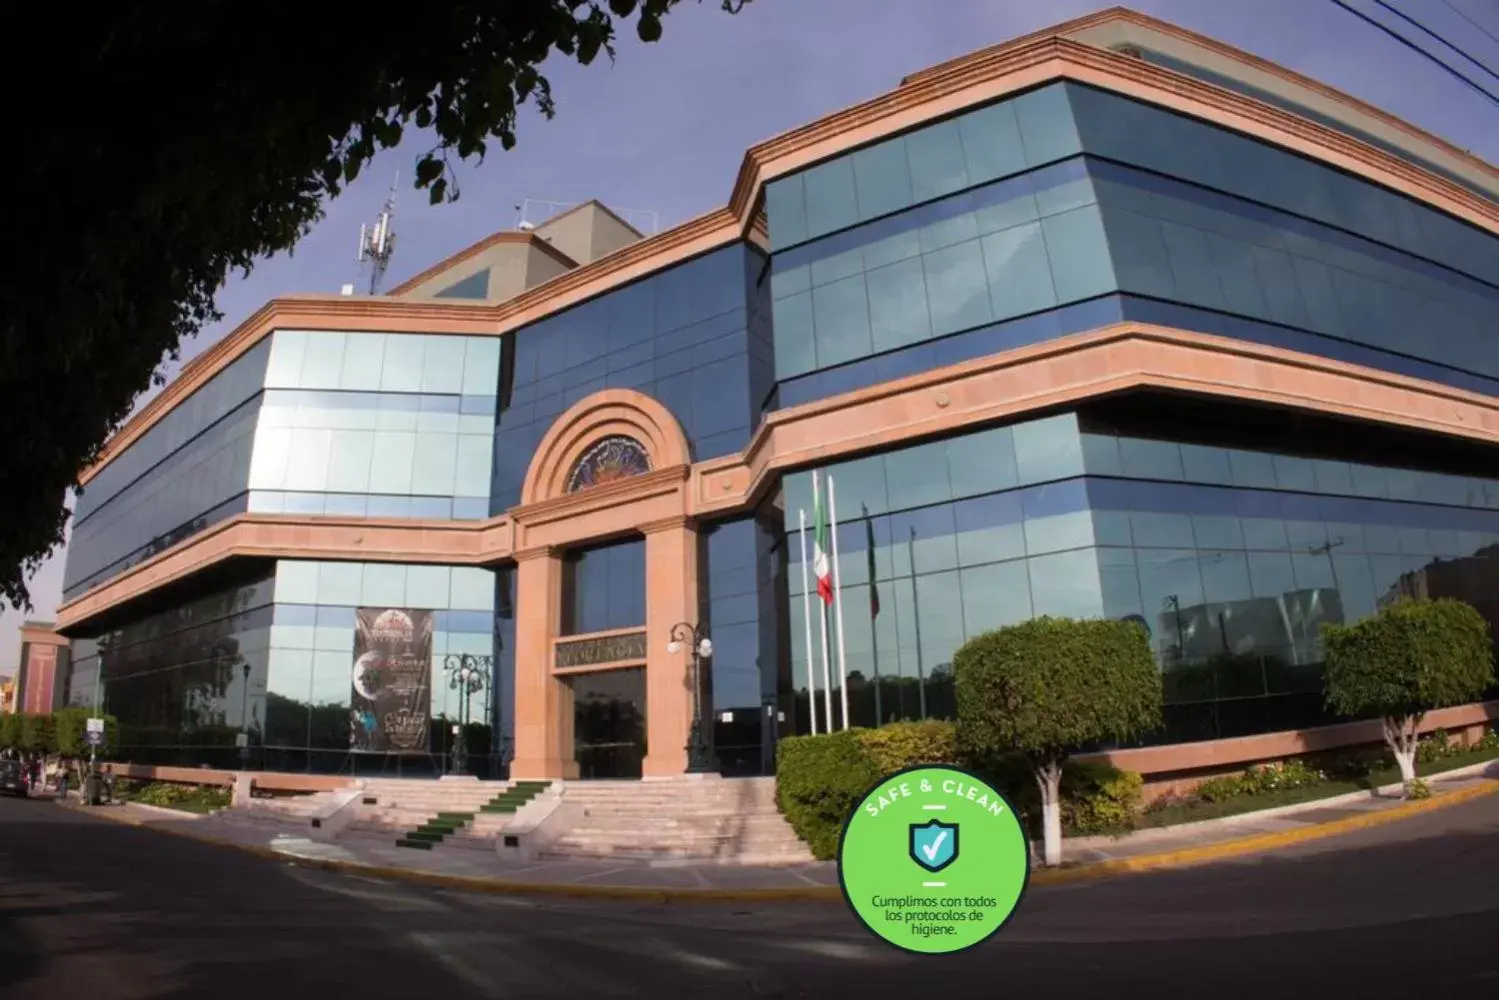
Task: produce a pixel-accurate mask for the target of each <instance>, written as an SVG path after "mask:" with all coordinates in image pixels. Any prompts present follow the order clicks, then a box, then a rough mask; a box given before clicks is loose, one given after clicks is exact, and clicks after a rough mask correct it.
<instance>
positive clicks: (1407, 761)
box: [1395, 750, 1416, 789]
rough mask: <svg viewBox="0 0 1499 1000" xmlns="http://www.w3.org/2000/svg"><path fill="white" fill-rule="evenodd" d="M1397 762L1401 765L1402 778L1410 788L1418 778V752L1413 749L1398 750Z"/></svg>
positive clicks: (1396, 753) (1396, 752)
mask: <svg viewBox="0 0 1499 1000" xmlns="http://www.w3.org/2000/svg"><path fill="white" fill-rule="evenodd" d="M1395 763H1396V764H1399V765H1400V780H1401V781H1402V782H1403V783H1404V784H1405V787H1406V788H1407V789H1408V788H1410V785H1411V782H1413V781H1415V780H1416V754H1415V751H1413V750H1396V751H1395Z"/></svg>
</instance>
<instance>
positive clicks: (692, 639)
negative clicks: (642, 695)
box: [666, 622, 718, 774]
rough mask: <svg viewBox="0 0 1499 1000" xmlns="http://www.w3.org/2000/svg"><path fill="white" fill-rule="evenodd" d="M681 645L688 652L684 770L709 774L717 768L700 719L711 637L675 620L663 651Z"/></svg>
mask: <svg viewBox="0 0 1499 1000" xmlns="http://www.w3.org/2000/svg"><path fill="white" fill-rule="evenodd" d="M684 645H687V647H688V651H689V652H690V653H691V655H692V729H691V731H690V732H689V733H688V736H687V773H688V774H711V773H712V772H714V771H717V770H718V763H717V761H715V760H714V759H713V749H712V747H711V746H710V745H709V743H708V731H707V722H706V720H704V718H703V661H704V660H706V659H709V658H711V657H712V656H713V640H712V639H709V638H708V635H707V632H706V631H705V630H704V629H703V627H702V626H701V625H691V624H689V623H687V622H678V623H677V624H676V625H673V626H672V628H671V641H670V642H668V643H667V644H666V651H667V652H668V653H670V654H671V655H672V656H675V655H677V654H678V653H680V652H681V651H682V647H683V646H684Z"/></svg>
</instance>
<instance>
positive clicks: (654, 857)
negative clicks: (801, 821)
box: [539, 846, 813, 867]
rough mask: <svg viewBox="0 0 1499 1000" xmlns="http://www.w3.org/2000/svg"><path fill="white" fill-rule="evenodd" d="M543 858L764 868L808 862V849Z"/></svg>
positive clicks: (596, 852) (560, 853)
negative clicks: (795, 851)
mask: <svg viewBox="0 0 1499 1000" xmlns="http://www.w3.org/2000/svg"><path fill="white" fill-rule="evenodd" d="M539 857H540V858H541V859H542V860H545V861H570V860H579V859H586V860H600V861H603V860H609V861H656V862H662V861H671V862H678V863H683V864H723V865H754V866H766V867H795V866H798V865H805V864H809V863H811V861H812V860H813V859H812V855H811V854H810V852H807V851H805V850H804V851H801V852H797V853H793V852H786V853H777V852H767V853H746V852H742V851H732V852H724V853H717V854H715V853H712V852H707V851H696V850H681V849H676V848H660V849H649V848H642V847H638V846H637V847H632V848H620V849H611V850H602V849H581V848H580V849H553V850H548V851H544V852H542V853H541V855H540V856H539Z"/></svg>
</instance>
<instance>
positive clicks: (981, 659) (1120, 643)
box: [953, 617, 1161, 764]
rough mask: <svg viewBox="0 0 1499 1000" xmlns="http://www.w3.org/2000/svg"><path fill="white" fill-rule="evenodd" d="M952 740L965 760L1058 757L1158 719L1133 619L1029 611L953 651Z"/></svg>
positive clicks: (1151, 673)
mask: <svg viewBox="0 0 1499 1000" xmlns="http://www.w3.org/2000/svg"><path fill="white" fill-rule="evenodd" d="M953 674H954V688H955V692H956V695H957V702H958V746H959V748H960V750H961V751H962V752H963V754H964V756H965V757H967V758H968V759H972V760H976V759H981V758H983V757H985V756H990V755H993V754H995V753H996V752H997V753H1008V752H1011V751H1019V752H1021V753H1024V754H1026V755H1027V756H1029V757H1031V758H1032V759H1033V760H1038V761H1040V760H1046V761H1055V762H1056V763H1058V764H1060V763H1061V760H1062V759H1063V758H1065V757H1066V756H1067V755H1068V754H1070V753H1075V752H1077V751H1078V750H1080V749H1082V748H1084V747H1086V746H1089V745H1090V744H1095V743H1099V742H1104V741H1110V742H1126V741H1129V740H1133V739H1135V738H1136V737H1138V736H1140V735H1141V734H1143V733H1146V732H1149V731H1151V730H1153V729H1155V728H1156V727H1157V726H1158V725H1159V724H1160V720H1161V672H1160V670H1159V669H1158V668H1157V666H1156V663H1155V657H1154V655H1153V654H1152V653H1151V650H1150V641H1149V639H1147V638H1146V635H1145V632H1144V630H1143V629H1141V628H1140V627H1139V626H1138V625H1137V624H1135V623H1133V622H1118V621H1110V620H1103V619H1089V620H1075V619H1070V618H1047V617H1043V618H1034V619H1032V620H1030V621H1028V622H1024V623H1022V624H1020V625H1011V626H1009V627H1007V628H1002V629H998V630H996V631H993V632H985V633H983V634H982V635H977V636H974V637H973V638H972V639H969V640H968V641H967V642H965V643H964V644H963V645H962V647H961V648H959V650H958V651H957V652H956V653H955V654H954V655H953Z"/></svg>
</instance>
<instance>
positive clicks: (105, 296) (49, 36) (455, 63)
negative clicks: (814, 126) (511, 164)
mask: <svg viewBox="0 0 1499 1000" xmlns="http://www.w3.org/2000/svg"><path fill="white" fill-rule="evenodd" d="M681 2H682V0H488V2H452V0H449V2H444V0H434V2H428V3H425V4H423V5H422V6H421V7H419V8H415V9H413V10H412V11H410V12H409V16H406V17H402V18H401V19H400V20H399V22H398V23H397V24H395V25H392V23H391V22H390V20H389V19H387V18H384V17H381V16H379V15H378V13H365V14H361V13H359V12H357V11H351V10H350V9H349V8H346V7H342V6H338V5H333V4H308V3H287V2H283V0H267V2H263V3H258V4H252V5H245V4H231V3H227V2H224V0H199V2H196V3H191V4H151V3H140V2H135V3H122V4H114V5H112V6H108V7H105V8H101V9H100V10H97V11H95V10H90V11H89V12H88V14H87V16H79V14H78V12H77V11H74V10H71V9H68V10H66V11H65V10H64V9H63V8H46V9H39V10H38V11H37V12H36V13H35V18H34V20H32V21H28V27H27V29H26V32H25V34H26V46H27V49H28V54H29V55H30V57H31V58H28V59H20V60H10V61H8V62H7V68H6V69H5V70H4V71H3V72H4V73H5V74H7V77H8V78H7V81H6V82H7V83H8V84H9V86H8V87H7V92H8V93H10V94H12V95H13V96H14V97H15V98H16V99H17V101H19V102H21V104H20V105H18V106H21V105H25V106H27V107H29V108H30V111H28V112H27V113H26V114H25V115H24V116H23V117H22V118H20V119H18V122H17V126H16V129H15V130H14V131H15V135H14V136H13V140H14V145H15V147H16V154H15V155H14V156H12V157H10V158H8V159H9V161H10V162H9V163H8V165H7V168H6V169H7V172H8V173H9V174H10V176H11V178H12V183H11V184H10V186H9V188H10V190H11V191H13V192H15V193H16V194H17V195H18V196H17V197H15V198H13V199H11V212H10V215H9V217H8V218H7V220H6V222H7V226H6V228H7V230H8V231H9V232H10V236H11V243H12V246H14V247H16V248H17V250H18V251H19V252H18V253H16V254H13V255H11V259H10V260H9V261H8V263H7V269H6V273H5V276H4V279H3V281H4V295H3V300H0V301H3V305H0V424H3V426H4V427H5V435H4V442H5V443H4V445H3V448H4V450H3V453H0V496H4V497H5V507H4V510H5V516H4V517H0V597H3V598H4V599H5V600H6V601H8V602H10V603H11V604H13V605H17V606H21V607H29V604H30V599H29V594H28V592H27V589H26V586H25V580H26V578H27V576H28V575H29V574H30V573H31V572H32V571H33V570H34V569H35V568H36V567H37V566H38V565H39V564H40V563H41V561H42V560H43V559H45V558H46V556H47V554H48V553H49V552H50V551H51V550H52V548H53V547H54V546H55V545H56V544H57V543H58V542H60V541H61V540H62V537H63V528H64V525H65V523H66V514H65V512H64V510H63V501H64V499H65V497H66V494H67V491H68V489H69V488H70V487H71V486H73V485H74V483H75V482H76V476H77V474H78V472H79V471H80V470H81V469H82V468H84V467H85V466H87V465H88V464H89V463H91V462H92V461H93V460H94V459H95V458H96V457H97V456H98V452H99V448H100V446H101V444H102V443H103V442H104V440H105V439H106V438H107V437H108V435H109V434H110V433H111V432H112V431H113V430H114V429H115V428H116V427H117V426H118V425H119V424H120V423H121V422H122V421H123V420H124V418H125V417H126V416H127V415H128V414H129V412H130V408H131V406H132V403H133V401H134V400H135V399H136V397H137V396H138V395H139V394H140V393H141V392H142V391H144V390H146V389H147V388H149V386H150V385H151V384H152V381H153V378H154V379H155V380H156V381H157V382H158V383H159V382H160V374H159V373H160V369H159V366H160V365H161V364H162V362H163V360H164V359H175V358H176V356H177V352H178V349H179V347H180V345H181V343H182V341H183V339H184V338H187V337H190V336H192V335H193V334H195V333H196V332H197V331H198V330H200V329H201V328H202V327H203V326H204V325H205V324H207V323H211V322H215V321H217V320H218V319H220V318H221V317H220V316H219V314H218V312H217V311H216V309H215V308H214V296H215V294H216V293H217V292H218V290H219V288H220V287H221V285H222V284H223V282H224V280H225V278H226V277H227V276H228V275H229V274H230V273H231V272H236V271H237V272H248V270H249V269H250V267H251V266H252V265H253V264H254V263H255V262H256V261H257V260H260V259H262V258H265V257H268V256H271V255H274V254H276V253H279V252H282V251H290V250H291V249H292V248H293V247H294V246H295V245H296V243H297V241H298V240H299V239H300V238H301V237H302V236H303V235H305V234H306V233H307V231H308V230H309V228H310V227H311V226H312V224H313V223H314V222H316V221H317V219H318V218H319V216H320V213H321V211H322V207H323V204H324V203H325V201H326V199H328V198H329V197H331V196H334V195H336V194H338V192H339V191H340V190H341V189H342V188H343V187H344V186H345V185H346V184H348V183H349V182H351V181H353V180H354V179H355V178H356V177H357V176H358V175H359V172H360V169H361V168H362V167H363V166H364V165H365V164H367V163H368V162H369V161H370V159H371V158H372V157H373V156H374V155H375V154H376V153H377V152H379V151H380V150H382V149H387V148H390V147H393V146H395V145H397V144H398V143H400V142H401V141H402V140H403V139H404V138H406V137H407V135H408V133H409V132H410V131H411V130H413V129H415V130H420V131H421V132H422V133H423V135H424V139H423V141H424V142H427V145H426V146H425V147H423V148H422V149H421V150H420V156H419V159H418V162H417V165H416V169H415V172H414V173H415V184H416V186H417V187H418V188H420V189H424V190H426V191H427V192H428V196H429V198H430V200H431V201H432V202H433V203H437V202H441V201H444V200H449V201H451V200H455V199H456V198H457V197H458V194H459V191H458V188H457V185H456V184H455V183H454V177H453V173H452V169H451V168H452V166H453V163H454V158H457V159H468V158H473V157H479V158H482V157H483V156H484V154H485V153H486V151H487V150H488V148H489V145H490V144H491V143H492V142H498V143H499V145H500V147H501V148H502V149H509V148H511V147H512V146H513V145H514V144H515V142H516V113H517V109H519V108H520V107H522V106H523V105H525V104H526V103H527V102H530V103H532V104H533V105H534V106H535V107H536V108H537V109H539V110H540V111H541V112H542V113H543V114H544V115H546V116H551V115H552V114H553V112H554V111H555V110H556V106H555V102H554V99H553V96H552V90H551V86H550V84H549V82H548V80H547V78H546V76H545V75H544V74H543V73H542V72H541V68H540V67H541V64H542V63H543V61H544V60H545V59H546V58H547V57H548V56H549V55H550V54H551V53H553V52H554V51H555V52H557V53H560V54H561V55H562V56H563V57H565V58H568V59H572V60H575V61H576V62H578V63H582V64H584V65H587V64H589V63H592V62H593V61H594V60H596V59H597V58H598V57H599V55H600V54H605V55H610V56H612V54H613V51H614V49H613V44H614V41H615V39H616V33H617V31H619V30H620V29H621V25H623V24H625V23H627V22H629V23H633V26H634V31H635V34H636V35H637V36H638V37H639V38H640V39H642V40H643V41H647V42H653V41H656V40H657V39H659V38H660V37H661V34H662V20H663V18H664V17H665V16H666V15H667V14H668V13H669V12H670V11H671V10H672V8H674V7H676V6H677V5H678V4H679V3H681ZM747 2H749V0H720V3H721V6H722V7H723V8H724V9H725V10H728V11H729V12H731V13H733V12H737V11H738V10H739V9H740V8H741V7H742V6H743V4H744V3H747ZM38 67H45V73H44V76H45V78H46V80H47V81H49V82H47V83H46V84H45V85H44V84H42V83H39V82H38V81H39V80H41V79H43V78H42V77H39V76H38V73H39V72H41V71H40V70H39V69H38ZM642 113H643V114H648V113H650V110H649V109H642Z"/></svg>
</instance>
